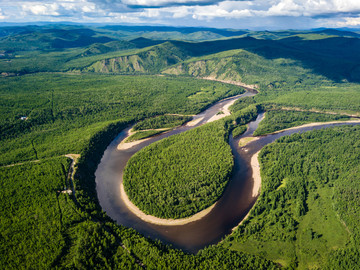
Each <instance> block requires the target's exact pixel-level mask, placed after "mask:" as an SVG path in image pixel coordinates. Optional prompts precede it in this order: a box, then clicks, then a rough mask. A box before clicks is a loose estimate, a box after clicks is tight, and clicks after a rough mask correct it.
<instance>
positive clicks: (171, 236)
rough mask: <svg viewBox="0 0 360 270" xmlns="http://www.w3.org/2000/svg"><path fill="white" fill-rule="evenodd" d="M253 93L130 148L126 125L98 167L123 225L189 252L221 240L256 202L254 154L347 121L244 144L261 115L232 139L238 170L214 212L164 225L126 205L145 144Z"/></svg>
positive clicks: (105, 196)
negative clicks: (123, 190) (128, 180)
mask: <svg viewBox="0 0 360 270" xmlns="http://www.w3.org/2000/svg"><path fill="white" fill-rule="evenodd" d="M253 95H254V94H253V93H250V92H246V93H245V94H243V95H241V96H236V97H232V98H228V99H225V100H222V101H219V102H217V103H216V104H215V105H213V106H211V107H210V108H208V109H207V110H205V111H204V112H202V113H200V114H198V115H196V116H194V120H197V124H196V125H194V126H181V127H178V128H176V129H174V130H172V131H170V132H168V133H165V134H161V135H158V136H155V137H152V138H150V139H148V140H146V141H144V142H142V143H140V144H138V145H135V146H133V147H131V148H129V149H122V150H118V149H117V146H118V144H119V143H120V142H121V141H122V140H123V139H124V138H125V137H126V135H127V132H128V130H129V129H130V128H128V129H125V130H123V131H122V132H121V133H120V134H119V135H118V136H117V137H116V138H115V140H114V141H113V142H112V143H111V144H110V145H109V146H108V148H107V149H106V151H105V152H104V155H103V157H102V159H101V162H100V164H99V165H98V168H97V170H96V173H95V176H96V190H97V195H98V199H99V202H100V205H101V207H102V209H103V210H104V211H105V212H106V213H107V215H108V216H110V217H111V218H112V219H114V220H115V221H116V222H117V223H118V224H121V225H124V226H127V227H132V228H134V229H135V230H137V231H138V232H140V233H142V234H143V235H145V236H148V237H150V238H153V239H160V240H161V241H163V242H164V243H167V244H171V245H172V246H174V247H176V248H181V249H183V250H184V251H188V252H192V253H194V252H197V251H198V250H199V249H201V248H204V247H205V246H207V245H210V244H215V243H217V242H219V241H220V240H221V239H222V238H223V237H224V236H225V235H227V234H229V233H230V232H231V230H232V229H233V228H234V227H235V226H237V225H238V224H239V223H240V222H241V220H243V219H244V217H245V216H246V215H247V213H248V212H249V210H250V209H251V207H252V206H253V205H254V203H255V201H256V199H257V196H256V197H253V196H252V190H253V179H252V168H251V165H250V160H251V157H252V156H253V155H254V154H255V153H256V152H258V151H259V150H260V149H261V148H262V147H264V146H265V145H267V144H269V143H271V142H273V141H275V140H276V139H278V138H280V137H282V136H285V135H291V134H293V133H302V132H306V131H309V130H314V129H321V128H325V127H330V126H337V125H344V123H338V124H319V125H317V126H311V127H299V128H294V129H291V130H287V131H283V132H280V133H276V134H270V135H267V136H262V137H260V138H259V139H258V140H256V141H253V142H251V143H249V144H248V145H246V146H245V147H242V148H240V147H238V142H239V140H240V139H241V138H242V137H248V136H251V135H252V133H253V132H254V131H255V129H256V128H257V126H258V124H259V123H260V121H261V120H262V119H263V117H264V114H263V113H261V114H259V115H258V117H257V119H256V120H255V121H253V122H250V124H249V128H248V130H247V131H246V132H245V133H244V134H243V135H242V136H241V137H239V138H237V139H233V138H232V136H231V137H230V139H229V144H230V146H231V148H232V151H233V155H234V164H235V165H234V169H233V173H232V176H231V179H230V181H229V183H228V185H227V187H226V189H225V191H224V194H223V196H222V197H221V198H220V199H219V201H218V202H217V203H216V205H215V207H214V208H213V209H212V210H211V211H210V213H209V214H207V215H206V216H204V217H203V218H201V219H199V220H197V221H193V222H191V223H188V224H185V225H179V226H166V225H165V226H164V225H155V224H151V223H147V222H145V221H143V220H141V219H140V218H138V217H137V216H136V215H134V214H133V213H132V212H131V211H130V210H129V209H128V208H127V206H126V205H125V204H124V202H123V201H122V198H121V194H120V183H121V181H122V177H123V171H124V168H125V165H126V163H127V161H128V160H129V159H130V157H131V156H132V155H133V154H135V153H136V152H137V151H139V150H140V149H142V148H143V147H145V146H147V145H149V144H151V143H153V142H155V141H158V140H160V139H163V138H165V137H168V136H171V135H174V134H178V133H181V132H184V131H186V130H189V129H191V128H194V127H198V126H200V125H202V124H204V123H206V122H207V121H208V120H209V119H211V117H213V116H214V115H216V114H217V113H218V112H219V111H220V110H221V109H222V108H223V107H224V105H226V104H228V102H231V101H234V100H236V99H238V98H241V97H245V96H253ZM352 124H353V125H354V124H360V123H352Z"/></svg>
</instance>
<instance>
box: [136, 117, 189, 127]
mask: <svg viewBox="0 0 360 270" xmlns="http://www.w3.org/2000/svg"><path fill="white" fill-rule="evenodd" d="M191 119H192V117H191V116H181V115H161V116H156V117H153V118H148V119H145V120H143V121H140V122H138V123H136V124H135V125H134V127H133V130H144V129H158V128H172V127H176V126H181V125H183V124H184V123H186V122H188V121H190V120H191Z"/></svg>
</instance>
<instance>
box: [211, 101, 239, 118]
mask: <svg viewBox="0 0 360 270" xmlns="http://www.w3.org/2000/svg"><path fill="white" fill-rule="evenodd" d="M236 100H237V99H235V100H232V101H230V102H228V103H226V104H225V105H224V106H223V107H222V108H221V110H220V112H222V113H218V114H215V115H214V116H213V117H211V118H210V119H209V120H208V121H207V122H206V123H210V122H213V121H216V120H219V119H221V118H224V117H226V116H229V115H231V112H230V110H229V108H230V106H231V105H233V104H234V103H235V101H236Z"/></svg>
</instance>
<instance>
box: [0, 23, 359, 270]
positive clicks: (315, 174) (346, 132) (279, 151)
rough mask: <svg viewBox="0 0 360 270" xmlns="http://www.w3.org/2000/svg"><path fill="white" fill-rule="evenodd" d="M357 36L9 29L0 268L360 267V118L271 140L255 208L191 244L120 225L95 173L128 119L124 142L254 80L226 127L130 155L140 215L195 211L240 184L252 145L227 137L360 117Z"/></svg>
mask: <svg viewBox="0 0 360 270" xmlns="http://www.w3.org/2000/svg"><path fill="white" fill-rule="evenodd" d="M359 37H360V34H359V33H358V32H356V31H347V30H346V31H345V30H344V29H343V30H341V29H340V30H339V29H315V30H286V31H252V30H234V29H215V28H197V27H190V28H187V27H170V26H131V25H127V26H125V25H97V24H93V25H92V24H89V25H77V24H74V25H67V24H44V25H38V26H37V25H18V26H4V27H0V142H1V143H0V157H1V158H0V166H1V167H0V178H1V179H0V180H1V181H0V186H1V190H2V192H1V195H0V203H1V215H0V228H1V229H0V251H1V254H2V255H3V256H1V258H0V265H1V267H0V268H1V269H69V268H71V269H94V268H95V269H279V268H283V269H357V268H358V265H359V264H360V262H359V258H360V253H359V252H360V250H359V245H358V240H359V229H358V227H359V226H358V225H359V223H360V220H359V216H360V215H359V211H360V210H359V209H360V206H359V194H360V193H359V192H360V191H359V186H360V182H359V179H360V178H359V176H360V168H359V160H360V156H359V153H360V151H359V150H360V149H359V145H360V144H359V142H360V141H359V138H360V136H359V135H360V129H359V126H341V127H332V128H327V129H323V130H316V131H310V132H306V133H303V134H293V135H291V136H285V137H281V138H280V139H278V140H277V141H276V142H274V143H270V144H268V145H266V146H265V147H264V148H263V149H262V150H261V152H260V154H259V163H260V171H261V188H260V195H259V197H258V198H257V200H256V202H255V199H256V198H252V199H254V202H255V204H254V205H251V206H252V207H251V210H250V212H249V215H248V217H246V218H245V219H243V221H242V223H241V224H239V222H240V221H241V220H242V218H243V216H245V214H244V215H243V216H242V217H241V219H239V220H235V221H231V222H230V221H228V220H224V224H226V225H223V224H221V226H219V227H224V228H225V229H223V228H221V229H223V231H224V233H222V232H221V233H219V234H218V235H217V236H216V237H214V238H213V239H214V240H212V241H211V243H209V244H207V245H205V246H201V245H200V244H198V245H194V246H193V247H189V248H188V250H187V249H186V248H184V249H182V248H179V246H181V245H177V243H176V242H172V240H171V239H170V237H169V238H167V237H160V236H159V235H161V234H158V233H157V232H158V231H156V230H155V231H152V230H153V229H154V228H158V227H161V226H157V225H154V224H146V225H144V227H145V228H146V230H144V232H139V231H140V230H138V229H137V228H138V227H136V226H140V225H138V223H139V224H142V223H141V222H143V221H142V220H137V221H136V222H133V223H134V226H124V225H123V223H122V222H121V220H118V219H115V218H113V216H112V213H111V211H106V210H105V209H104V208H103V205H102V204H101V202H100V200H99V197H98V193H97V188H99V185H98V184H97V182H96V171H97V168H98V166H99V164H101V161H102V159H103V158H104V159H105V160H106V158H109V157H105V156H104V152H105V151H106V149H107V148H108V146H109V145H110V144H111V143H112V142H113V144H115V143H120V141H121V139H120V140H119V141H116V142H114V139H116V138H118V137H117V136H118V135H119V134H120V132H122V131H124V130H129V129H130V128H131V127H132V131H133V132H134V134H133V135H132V136H130V137H128V138H127V140H128V142H129V141H137V140H141V139H143V138H149V137H151V136H155V135H159V136H161V134H162V133H166V132H170V131H171V130H172V129H174V128H178V127H179V126H182V125H185V124H186V123H187V122H190V121H191V120H192V118H193V116H194V115H196V114H200V113H202V112H204V111H205V110H206V109H208V108H210V107H211V106H212V105H214V104H217V103H216V102H218V101H220V100H223V99H226V98H228V97H234V96H237V95H240V94H243V93H245V91H246V89H250V90H249V91H251V93H246V95H245V97H241V98H239V99H238V100H237V101H236V102H235V103H234V104H233V105H231V106H229V107H222V108H218V111H217V112H216V113H214V116H215V117H218V118H221V117H222V116H224V117H223V118H221V119H220V120H216V121H214V122H211V123H206V124H204V125H202V126H200V127H196V128H194V129H191V130H188V131H186V132H184V133H181V134H177V135H173V136H170V137H168V138H165V139H162V140H160V141H158V142H155V143H152V144H150V145H148V146H146V147H145V148H143V149H142V150H140V151H139V152H137V153H135V154H134V155H133V156H132V157H131V158H130V153H131V151H132V149H131V148H129V149H125V150H124V153H126V154H129V162H128V163H127V165H126V170H125V174H124V187H125V191H126V194H127V195H128V197H129V198H130V200H131V201H132V202H133V203H134V204H135V205H136V206H137V207H138V208H140V209H141V210H142V211H143V212H144V213H145V214H148V215H151V216H156V217H159V218H163V219H175V220H176V219H179V218H187V217H191V216H192V215H194V214H196V213H199V212H200V211H202V210H204V209H206V208H208V207H209V206H211V205H213V204H214V203H216V202H217V201H218V200H219V199H220V198H221V197H222V195H223V194H224V190H225V189H226V187H228V186H229V185H230V184H231V183H230V182H229V179H230V177H231V176H232V175H233V173H234V172H235V171H236V170H239V168H238V167H237V166H239V165H238V164H235V163H234V160H235V158H239V156H240V154H241V155H244V156H246V155H247V152H246V151H247V150H248V149H247V148H246V147H242V148H239V149H235V148H234V147H233V149H232V148H231V147H230V145H229V144H230V143H229V140H238V139H240V138H241V136H242V134H243V133H244V132H246V131H247V129H248V127H249V126H251V125H249V126H248V125H247V124H249V122H251V121H253V120H255V119H256V117H257V116H258V115H259V114H261V113H263V112H265V118H264V120H263V121H262V122H261V123H260V124H259V126H258V128H257V130H256V131H255V133H254V135H255V136H260V135H261V136H263V135H265V134H269V133H272V132H276V131H280V130H282V129H286V128H290V127H296V126H299V125H303V124H306V123H312V122H332V121H346V120H357V119H358V118H359V116H360V105H359V104H360V76H359V74H360V73H359V71H360V69H359V61H360V46H359V45H360V38H359ZM251 89H252V90H251ZM215 106H216V105H215ZM228 111H230V112H231V114H230V115H229V112H228ZM200 120H201V119H200ZM190 123H191V122H190ZM247 133H248V132H247ZM231 134H232V136H230V135H231ZM246 136H247V135H246ZM233 138H234V139H233ZM150 140H151V139H150ZM252 143H256V140H254V141H253V142H252ZM115 149H116V146H115ZM114 151H115V152H116V151H117V153H119V152H121V151H120V150H119V149H116V150H114ZM241 151H243V152H241ZM249 153H250V152H249ZM68 154H73V155H75V157H78V155H79V158H78V159H76V161H74V163H73V161H72V160H71V159H70V158H69V157H68V156H65V155H68ZM110 158H111V159H115V158H113V157H112V156H110ZM73 167H74V170H75V171H74V173H73V171H72V169H73ZM245 167H246V166H245ZM245 167H243V168H240V170H241V169H244V170H249V168H245ZM248 167H249V166H248ZM113 169H114V171H115V170H117V166H116V165H114V166H113ZM246 172H247V171H246ZM244 174H245V173H244ZM250 178H251V177H250ZM231 187H232V186H231ZM111 192H113V191H111ZM114 192H115V190H114ZM239 194H240V193H239ZM249 196H250V197H251V194H250V195H249ZM116 200H117V198H116ZM109 201H110V203H112V202H111V200H109ZM225 203H228V202H224V204H225ZM219 207H221V205H220V206H219ZM234 207H236V206H234ZM114 209H115V210H114V211H115V212H116V207H115V208H114ZM248 210H249V209H248ZM118 212H119V213H120V214H121V213H122V212H121V211H118ZM127 215H128V214H127ZM125 216H126V215H125ZM125 218H127V216H126V217H125ZM221 222H222V221H221ZM221 222H220V223H221ZM214 224H215V223H212V222H209V223H207V224H206V226H204V227H203V228H205V229H204V230H199V232H198V234H199V235H200V234H202V233H205V231H207V230H208V229H209V230H210V228H211V229H212V227H216V226H215V225H214ZM228 224H231V226H230V225H228ZM186 226H189V228H190V229H189V230H193V229H194V228H195V224H193V223H190V224H187V225H186ZM192 226H194V227H192ZM227 226H228V227H227ZM177 229H179V230H180V228H177V227H176V226H174V227H173V228H172V232H174V230H175V233H176V230H177ZM164 230H165V231H166V230H167V229H164ZM169 231H170V229H169ZM194 231H196V230H195V229H194ZM219 231H220V229H219ZM196 232H197V231H196ZM166 233H169V235H170V232H166ZM179 234H180V233H179ZM179 237H181V235H179ZM159 238H160V240H159ZM191 240H193V239H185V240H184V241H189V242H190V241H191Z"/></svg>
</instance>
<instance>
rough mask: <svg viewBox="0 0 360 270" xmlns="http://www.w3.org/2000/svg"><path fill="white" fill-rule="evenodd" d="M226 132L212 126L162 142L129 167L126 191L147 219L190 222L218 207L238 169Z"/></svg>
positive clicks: (144, 150) (142, 153) (126, 176)
mask: <svg viewBox="0 0 360 270" xmlns="http://www.w3.org/2000/svg"><path fill="white" fill-rule="evenodd" d="M225 134H226V131H225V129H224V127H222V126H221V125H219V124H217V123H214V124H207V125H205V126H202V127H198V128H196V129H193V130H190V131H187V132H185V133H182V134H179V135H174V136H171V137H169V138H166V139H164V140H161V142H156V143H153V144H151V145H149V146H148V147H146V148H144V149H142V150H141V151H139V152H138V153H136V154H135V155H134V156H133V157H132V158H131V159H130V160H129V162H128V163H127V165H126V169H125V173H124V187H125V191H126V193H127V194H128V196H129V198H130V200H131V201H132V202H133V203H134V204H135V205H137V206H138V207H139V208H140V209H141V210H142V211H143V212H145V213H146V214H151V215H153V216H157V217H160V218H184V217H188V216H191V215H193V214H195V213H197V212H199V211H201V210H203V209H205V208H207V207H209V206H210V205H212V204H213V203H215V202H216V201H217V200H218V198H219V197H220V196H221V194H222V192H223V190H224V188H225V186H226V183H227V181H228V179H229V176H230V173H231V171H232V166H233V158H232V154H231V149H230V146H229V145H228V144H227V142H226V136H225Z"/></svg>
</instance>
